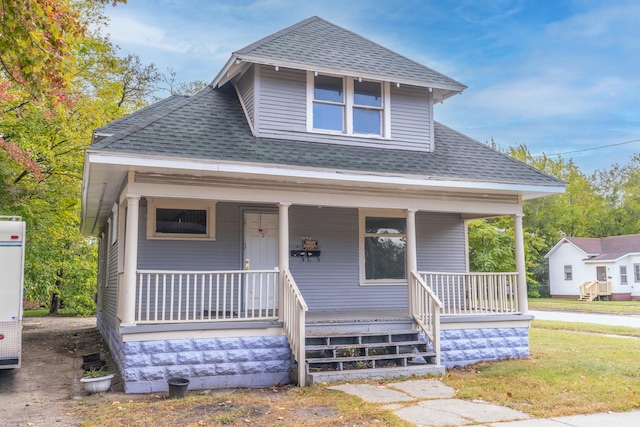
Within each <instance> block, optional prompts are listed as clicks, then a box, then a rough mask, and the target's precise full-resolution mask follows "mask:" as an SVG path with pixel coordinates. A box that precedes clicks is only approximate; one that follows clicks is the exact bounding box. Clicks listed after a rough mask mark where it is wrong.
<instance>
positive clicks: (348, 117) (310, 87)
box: [307, 71, 391, 140]
mask: <svg viewBox="0 0 640 427" xmlns="http://www.w3.org/2000/svg"><path fill="white" fill-rule="evenodd" d="M322 75H324V76H330V77H339V78H341V79H342V82H343V86H344V96H345V99H344V104H342V103H331V102H327V104H334V105H344V108H345V112H344V120H345V123H344V128H345V131H344V132H342V131H335V130H329V129H315V128H314V127H313V102H314V100H315V99H314V82H315V79H314V77H315V73H314V72H313V71H307V132H309V133H319V134H325V135H345V136H349V137H356V138H369V139H387V140H388V139H391V108H390V105H391V86H390V84H389V82H380V81H377V80H369V79H367V80H366V81H371V82H376V83H382V119H381V120H382V123H381V125H382V134H381V135H378V134H374V133H354V132H353V107H354V103H353V81H354V78H353V77H349V76H341V75H337V74H327V73H322Z"/></svg>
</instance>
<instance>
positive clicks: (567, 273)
mask: <svg viewBox="0 0 640 427" xmlns="http://www.w3.org/2000/svg"><path fill="white" fill-rule="evenodd" d="M564 280H573V266H571V265H565V266H564Z"/></svg>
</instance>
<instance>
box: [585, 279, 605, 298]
mask: <svg viewBox="0 0 640 427" xmlns="http://www.w3.org/2000/svg"><path fill="white" fill-rule="evenodd" d="M610 295H611V282H609V281H605V280H592V281H590V282H584V283H583V284H581V285H580V301H593V300H594V299H596V298H598V297H599V296H610Z"/></svg>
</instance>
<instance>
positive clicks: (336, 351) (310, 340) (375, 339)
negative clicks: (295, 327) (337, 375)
mask: <svg viewBox="0 0 640 427" xmlns="http://www.w3.org/2000/svg"><path fill="white" fill-rule="evenodd" d="M419 336H420V334H419V332H418V331H416V330H414V329H396V330H388V331H353V332H345V331H338V332H332V331H331V330H327V331H324V332H322V331H314V332H312V333H309V334H307V336H306V346H305V350H306V362H307V366H306V368H307V373H309V374H311V373H319V372H323V373H326V372H342V371H353V370H376V369H385V370H389V369H406V368H409V367H411V366H415V365H433V364H434V363H435V361H436V354H435V352H433V351H430V350H429V345H428V343H427V342H424V341H421V340H420V339H419ZM416 359H417V360H416Z"/></svg>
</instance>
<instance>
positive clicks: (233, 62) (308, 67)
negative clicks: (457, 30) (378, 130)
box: [211, 53, 467, 102]
mask: <svg viewBox="0 0 640 427" xmlns="http://www.w3.org/2000/svg"><path fill="white" fill-rule="evenodd" d="M243 62H247V63H253V64H261V65H268V66H271V67H283V68H290V69H294V70H303V71H314V72H318V73H323V74H336V75H340V76H348V77H354V78H363V79H371V80H378V81H388V82H391V83H395V84H399V85H410V86H418V87H426V88H432V89H438V90H439V91H440V92H441V93H442V98H441V99H438V100H437V102H440V101H443V100H445V99H447V98H450V97H451V96H453V95H456V94H459V93H462V91H464V90H465V89H466V88H467V86H465V85H463V84H460V83H458V84H453V83H451V84H446V83H440V82H433V81H422V80H416V79H410V78H406V77H398V76H388V75H381V74H374V73H366V72H358V71H354V70H347V69H339V68H333V67H326V66H320V65H314V64H306V63H301V62H292V61H283V60H279V59H274V58H264V57H260V56H252V55H238V54H237V53H233V54H232V55H231V58H229V61H227V63H226V64H225V66H224V67H223V68H222V70H221V71H220V73H218V75H217V76H216V77H215V78H214V79H213V81H212V82H211V85H212V86H213V87H216V86H222V85H224V83H226V82H228V81H229V80H231V79H232V78H233V76H234V75H235V74H236V73H238V72H239V71H240V69H241V67H240V66H239V65H241V63H243ZM234 66H237V69H235V70H234V69H233V67H234Z"/></svg>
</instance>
